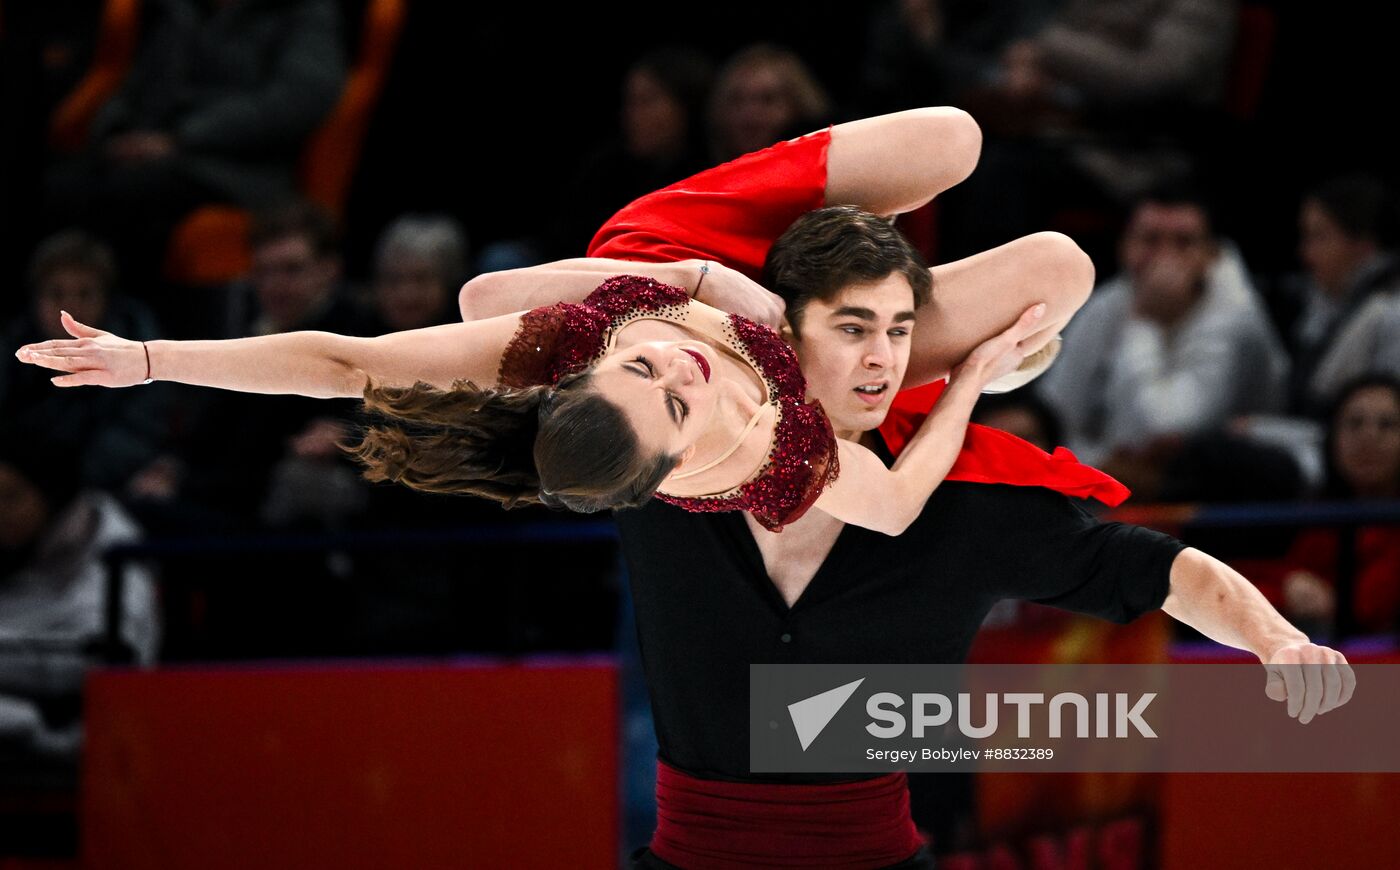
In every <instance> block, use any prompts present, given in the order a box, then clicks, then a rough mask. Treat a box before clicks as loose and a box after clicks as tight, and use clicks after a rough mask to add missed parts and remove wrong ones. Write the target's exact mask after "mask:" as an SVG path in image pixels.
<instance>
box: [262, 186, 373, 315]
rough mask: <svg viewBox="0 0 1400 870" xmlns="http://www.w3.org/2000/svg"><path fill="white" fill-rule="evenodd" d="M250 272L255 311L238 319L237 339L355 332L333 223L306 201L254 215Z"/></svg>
mask: <svg viewBox="0 0 1400 870" xmlns="http://www.w3.org/2000/svg"><path fill="white" fill-rule="evenodd" d="M248 241H249V243H250V244H251V246H252V249H253V268H252V272H251V273H250V274H249V276H248V279H249V288H250V289H251V291H252V296H253V299H252V301H253V302H254V304H255V308H254V309H253V310H251V311H247V312H244V313H242V314H241V316H239V317H238V319H237V320H236V321H235V326H234V334H235V335H269V334H271V333H274V332H288V331H291V330H294V329H324V330H327V331H329V332H339V331H341V330H349V331H351V332H352V333H353V330H354V323H355V319H356V315H355V310H354V307H353V305H351V303H350V301H349V299H347V298H346V296H345V294H344V293H342V292H341V288H340V277H341V268H342V259H341V255H340V247H339V246H340V236H339V233H338V230H337V227H336V223H335V219H334V218H333V217H331V216H330V215H329V214H327V213H326V211H325V210H324V209H322V208H321V207H320V206H317V205H315V204H313V203H310V202H307V201H305V200H291V201H288V202H285V203H283V204H282V205H278V206H275V207H273V208H271V209H268V210H265V211H262V212H260V213H258V214H257V215H255V216H254V218H253V225H252V228H251V230H250V231H249V234H248Z"/></svg>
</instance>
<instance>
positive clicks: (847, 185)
mask: <svg viewBox="0 0 1400 870" xmlns="http://www.w3.org/2000/svg"><path fill="white" fill-rule="evenodd" d="M981 151H982V130H981V128H979V127H978V126H977V122H976V121H974V120H973V119H972V116H971V115H969V114H968V113H967V112H964V111H963V110H961V109H954V108H950V107H941V108H928V109H910V110H909V111H907V112H895V113H894V114H890V115H878V116H876V117H874V118H862V119H861V120H859V121H851V122H850V123H847V124H837V125H836V126H835V127H833V128H832V129H831V147H830V149H829V151H828V154H827V164H826V172H827V175H826V204H827V205H854V206H857V207H859V208H862V209H864V210H865V211H868V212H873V213H875V214H883V215H894V214H902V213H903V212H906V211H913V210H914V209H916V208H918V207H919V206H922V205H923V204H925V203H927V202H928V201H929V200H931V199H933V198H934V197H935V196H937V195H938V194H940V193H942V192H943V191H945V190H947V189H948V188H950V187H952V186H953V185H955V184H957V183H958V182H960V181H962V180H963V179H965V178H967V176H968V175H970V174H971V173H972V170H973V168H974V167H976V166H977V157H978V155H979V154H980V153H981Z"/></svg>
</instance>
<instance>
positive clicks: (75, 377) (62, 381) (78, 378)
mask: <svg viewBox="0 0 1400 870" xmlns="http://www.w3.org/2000/svg"><path fill="white" fill-rule="evenodd" d="M111 377H112V375H111V373H109V372H107V371H104V370H103V369H87V370H85V371H81V372H74V373H73V374H70V375H59V376H57V377H53V378H49V381H50V382H51V383H52V384H53V385H54V386H56V387H83V386H96V387H105V386H110V385H111Z"/></svg>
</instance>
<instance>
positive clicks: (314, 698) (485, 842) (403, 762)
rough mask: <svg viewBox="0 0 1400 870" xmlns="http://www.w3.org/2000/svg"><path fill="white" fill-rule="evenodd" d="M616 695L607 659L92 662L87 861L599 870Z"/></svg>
mask: <svg viewBox="0 0 1400 870" xmlns="http://www.w3.org/2000/svg"><path fill="white" fill-rule="evenodd" d="M617 705H618V699H617V675H616V668H615V666H614V665H613V664H612V663H611V662H609V661H607V660H601V659H591V660H587V661H585V662H582V663H571V662H566V661H554V662H551V663H547V664H516V665H496V664H481V665H465V666H464V665H455V664H454V665H451V666H416V665H411V664H409V665H403V666H388V665H382V664H375V665H358V664H356V665H343V666H338V665H318V666H309V667H308V666H295V667H293V666H287V667H278V666H273V667H216V668H189V669H185V668H180V669H171V670H160V671H153V672H139V671H128V670H104V671H98V672H95V673H93V674H92V676H91V677H90V679H89V684H88V687H87V709H86V717H87V729H88V743H87V751H86V761H85V767H84V778H83V784H82V816H81V817H82V841H83V861H84V866H85V867H88V868H94V870H106V868H113V870H115V868H122V870H136V868H140V870H174V868H181V870H184V868H199V870H225V868H227V870H248V868H253V867H256V868H260V870H275V868H298V870H315V868H327V870H330V868H335V870H351V868H376V870H377V868H400V867H402V868H415V870H429V868H469V867H483V868H498V867H521V868H526V867H548V866H562V865H560V864H559V862H560V861H561V860H566V861H567V864H568V866H570V867H579V868H589V867H596V868H600V870H601V868H609V870H611V868H614V867H616V865H617V856H618V844H617V827H618V816H617V804H618V801H617V788H618V786H617V769H618V757H617V745H618V736H617Z"/></svg>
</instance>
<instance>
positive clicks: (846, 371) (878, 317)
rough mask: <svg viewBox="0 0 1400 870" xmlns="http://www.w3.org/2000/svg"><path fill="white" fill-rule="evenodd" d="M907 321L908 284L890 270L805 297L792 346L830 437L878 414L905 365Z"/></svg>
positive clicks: (857, 430)
mask: <svg viewBox="0 0 1400 870" xmlns="http://www.w3.org/2000/svg"><path fill="white" fill-rule="evenodd" d="M913 329H914V291H913V289H912V288H911V287H910V286H909V280H908V279H907V278H905V277H904V276H903V275H901V274H898V273H895V274H891V275H888V276H886V277H885V278H883V279H881V280H879V281H875V282H872V283H869V284H852V285H850V286H848V287H846V288H845V289H843V290H842V291H841V292H840V293H838V294H837V295H836V296H835V297H834V298H833V299H832V300H831V301H830V302H823V301H822V300H820V299H814V300H812V301H811V302H809V303H807V306H806V308H805V309H804V310H803V312H802V319H801V327H800V336H797V337H795V339H794V344H793V346H794V348H795V349H796V350H797V356H798V359H799V360H800V361H801V363H802V373H803V374H804V375H806V376H807V394H808V395H809V396H811V397H812V398H814V399H817V400H818V401H820V402H821V403H822V407H823V408H824V409H825V410H826V414H827V416H828V417H830V418H831V425H832V426H833V427H834V428H835V429H836V435H837V437H838V438H845V439H847V440H857V439H858V438H859V437H860V435H861V433H864V432H868V431H870V430H871V429H875V428H877V427H878V426H879V425H880V424H881V423H882V422H884V420H885V414H886V413H888V412H889V409H890V403H891V402H893V401H894V394H895V393H896V392H898V390H899V386H900V383H901V382H902V381H903V380H904V371H905V369H906V368H907V367H908V365H909V346H910V342H909V336H910V333H911V332H912V331H913Z"/></svg>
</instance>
